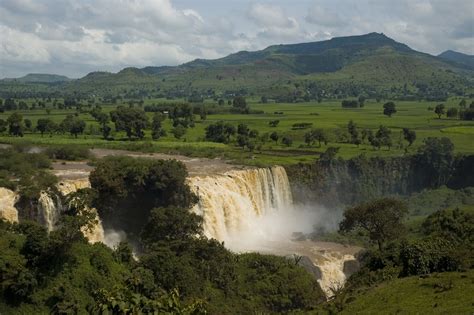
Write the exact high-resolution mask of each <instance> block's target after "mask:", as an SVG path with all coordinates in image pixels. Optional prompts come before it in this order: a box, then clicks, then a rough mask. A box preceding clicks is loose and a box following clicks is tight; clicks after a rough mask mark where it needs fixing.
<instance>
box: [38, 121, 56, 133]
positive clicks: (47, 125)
mask: <svg viewBox="0 0 474 315" xmlns="http://www.w3.org/2000/svg"><path fill="white" fill-rule="evenodd" d="M52 122H53V121H52V120H51V119H49V118H40V119H38V121H37V122H36V130H38V131H39V132H40V133H41V136H43V134H44V133H45V132H50V131H51V126H52Z"/></svg>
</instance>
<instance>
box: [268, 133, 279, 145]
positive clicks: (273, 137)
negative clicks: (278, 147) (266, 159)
mask: <svg viewBox="0 0 474 315" xmlns="http://www.w3.org/2000/svg"><path fill="white" fill-rule="evenodd" d="M270 139H272V140H273V141H275V143H278V139H280V136H279V135H278V133H277V132H275V131H274V132H272V133H271V134H270Z"/></svg>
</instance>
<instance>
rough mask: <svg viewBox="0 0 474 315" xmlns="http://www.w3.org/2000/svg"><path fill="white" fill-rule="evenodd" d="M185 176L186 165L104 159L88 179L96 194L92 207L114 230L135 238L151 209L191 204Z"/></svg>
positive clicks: (121, 158)
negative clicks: (131, 233)
mask: <svg viewBox="0 0 474 315" xmlns="http://www.w3.org/2000/svg"><path fill="white" fill-rule="evenodd" d="M187 176H188V172H187V170H186V166H185V165H184V164H183V163H182V162H179V161H176V160H154V159H146V158H141V159H138V158H136V159H135V158H130V157H106V158H103V159H100V160H99V161H98V162H97V165H96V168H95V169H94V170H93V171H92V172H91V174H90V177H89V178H90V182H91V187H92V189H93V190H94V193H95V194H94V196H95V197H94V200H93V202H92V205H91V206H93V207H95V208H97V209H99V214H100V217H101V218H102V219H103V220H104V221H106V222H110V224H111V225H112V226H114V228H117V229H122V230H124V231H126V232H127V234H128V232H133V234H134V235H135V236H137V235H138V233H139V232H140V231H141V229H142V228H143V226H144V224H145V223H146V222H147V220H148V218H149V214H150V211H151V210H152V209H153V208H159V207H168V206H176V207H182V208H184V209H189V208H191V207H192V206H193V205H194V203H195V202H196V201H197V200H196V196H195V195H194V194H193V193H192V192H191V190H190V188H189V186H188V184H187V183H186V178H187Z"/></svg>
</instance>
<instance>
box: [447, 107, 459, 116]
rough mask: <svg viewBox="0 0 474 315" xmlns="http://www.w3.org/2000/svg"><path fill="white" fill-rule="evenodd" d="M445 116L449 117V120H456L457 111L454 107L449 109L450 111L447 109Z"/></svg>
mask: <svg viewBox="0 0 474 315" xmlns="http://www.w3.org/2000/svg"><path fill="white" fill-rule="evenodd" d="M446 116H447V117H449V118H456V117H458V109H457V108H456V107H451V108H450V109H448V111H447V112H446Z"/></svg>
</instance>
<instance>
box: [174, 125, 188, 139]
mask: <svg viewBox="0 0 474 315" xmlns="http://www.w3.org/2000/svg"><path fill="white" fill-rule="evenodd" d="M171 133H172V134H173V136H174V137H175V138H176V139H181V138H182V137H183V136H184V135H185V134H186V128H184V127H183V126H181V125H178V126H176V127H174V128H173V129H172V130H171Z"/></svg>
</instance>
